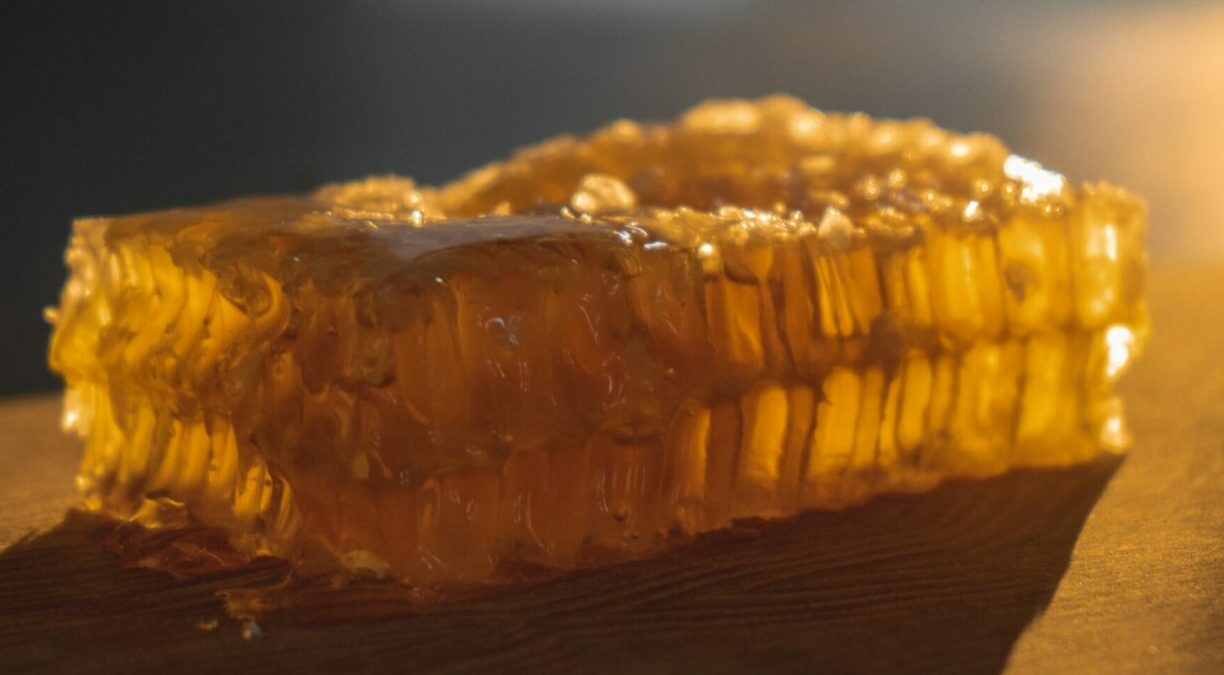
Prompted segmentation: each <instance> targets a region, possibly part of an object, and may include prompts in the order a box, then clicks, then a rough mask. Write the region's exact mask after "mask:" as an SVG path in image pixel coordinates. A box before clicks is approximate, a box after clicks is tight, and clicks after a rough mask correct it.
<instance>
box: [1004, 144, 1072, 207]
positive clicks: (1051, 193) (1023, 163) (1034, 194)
mask: <svg viewBox="0 0 1224 675" xmlns="http://www.w3.org/2000/svg"><path fill="white" fill-rule="evenodd" d="M1003 173H1004V175H1006V176H1007V177H1008V178H1010V179H1012V180H1014V181H1019V182H1020V183H1021V184H1022V185H1023V186H1024V187H1023V188H1022V189H1021V191H1020V198H1021V199H1023V200H1025V201H1027V202H1037V201H1040V200H1041V199H1044V198H1047V197H1055V196H1057V195H1058V194H1059V193H1061V192H1062V191H1063V190H1065V189H1066V188H1067V179H1066V178H1063V176H1062V174H1060V173H1056V172H1054V171H1050V170H1049V169H1047V168H1045V167H1043V166H1041V165H1040V164H1038V163H1037V162H1034V161H1033V160H1031V159H1025V158H1023V157H1021V156H1019V155H1012V156H1010V157H1008V158H1007V159H1006V160H1005V161H1004V162H1003Z"/></svg>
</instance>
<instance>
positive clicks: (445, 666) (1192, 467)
mask: <svg viewBox="0 0 1224 675" xmlns="http://www.w3.org/2000/svg"><path fill="white" fill-rule="evenodd" d="M1222 290H1224V266H1214V267H1210V266H1208V267H1200V268H1181V269H1172V268H1158V269H1157V270H1155V271H1154V273H1153V278H1152V280H1151V300H1152V307H1153V313H1154V316H1155V322H1156V331H1155V334H1154V338H1153V340H1152V342H1151V345H1150V347H1149V349H1148V351H1147V354H1146V355H1145V356H1144V358H1143V359H1142V361H1141V362H1140V363H1139V364H1138V366H1137V367H1136V368H1135V369H1134V371H1133V372H1132V373H1131V374H1130V375H1129V376H1128V378H1127V379H1126V381H1125V383H1124V386H1123V389H1124V391H1125V394H1126V396H1127V399H1128V402H1129V409H1130V418H1131V421H1132V427H1133V431H1134V432H1135V435H1136V437H1137V439H1138V441H1137V443H1136V445H1135V448H1134V450H1133V451H1132V452H1131V454H1130V455H1129V457H1127V458H1126V459H1125V460H1122V461H1113V462H1100V463H1097V464H1095V465H1092V466H1087V467H1082V468H1079V469H1075V470H1070V471H1046V472H1037V471H1024V472H1015V473H1013V474H1010V475H1007V476H1004V477H1002V478H999V479H995V480H989V481H981V482H955V483H952V484H949V485H947V486H945V487H943V488H940V489H939V490H937V491H936V492H934V493H932V494H928V495H924V496H919V497H893V498H885V499H880V500H877V501H875V502H872V503H871V504H869V505H868V506H866V507H863V508H859V509H855V510H852V511H849V512H845V513H839V514H808V515H805V516H801V517H799V518H797V519H795V520H792V521H789V522H784V523H776V524H771V525H768V526H765V527H762V528H760V529H759V530H758V531H755V532H748V533H743V532H741V533H736V534H733V535H725V534H724V535H720V536H714V537H711V538H709V539H707V540H703V541H700V542H698V543H697V544H695V545H694V546H692V547H690V548H688V549H685V550H681V551H678V552H674V553H671V554H668V555H665V556H662V557H660V558H656V559H653V560H649V561H645V562H641V563H635V564H629V565H624V566H620V567H616V568H612V569H605V570H596V571H585V572H579V573H574V574H570V575H567V576H564V577H562V578H560V579H557V580H554V581H552V582H548V583H544V584H542V585H537V586H534V587H528V588H520V589H517V590H511V591H507V592H504V593H501V594H499V595H496V596H494V597H486V598H481V599H468V600H463V601H459V602H455V603H453V604H449V605H444V606H441V607H435V608H432V609H427V610H419V611H416V612H412V613H407V614H403V613H401V614H399V615H397V616H391V617H387V618H383V619H379V620H364V621H356V622H353V621H348V622H336V621H325V620H322V619H320V617H318V616H312V615H311V613H310V612H307V611H299V612H294V613H289V614H284V615H279V616H271V617H266V618H264V619H261V627H262V631H263V635H262V637H260V638H258V639H254V640H251V641H244V640H243V638H242V636H241V631H240V627H239V624H238V623H236V622H234V621H232V620H229V619H227V618H225V616H224V614H223V612H222V609H221V604H220V602H219V600H218V599H217V597H216V592H217V590H219V589H222V588H226V587H227V586H232V585H233V584H234V583H235V580H234V575H229V576H225V575H221V576H212V577H205V578H201V579H196V580H193V581H190V582H180V581H176V580H174V579H172V578H170V577H168V576H167V575H164V574H161V573H156V572H151V571H146V570H139V569H127V568H124V567H122V566H121V565H119V564H118V562H117V561H116V560H115V559H114V558H113V557H112V556H111V555H110V554H108V553H106V552H105V551H104V550H103V549H102V546H101V540H102V538H103V537H104V532H102V531H101V530H100V529H99V528H98V526H97V525H96V524H95V523H93V522H92V521H90V520H89V519H87V518H84V517H81V516H79V515H74V516H69V517H67V518H65V511H66V509H68V508H69V507H70V506H71V505H72V504H73V500H74V497H73V493H72V474H73V470H74V468H75V463H76V458H77V454H78V452H79V448H78V447H77V445H76V443H74V442H72V441H69V440H66V439H64V438H63V437H61V436H60V435H59V432H58V431H57V428H56V416H57V409H58V402H57V401H56V399H54V398H48V397H41V398H26V399H17V400H10V401H8V402H5V403H3V404H0V548H2V549H3V552H0V670H2V671H6V672H14V671H20V670H25V669H50V670H56V671H62V672H74V673H75V672H83V671H108V670H120V669H122V670H130V669H133V668H139V669H149V670H153V669H157V670H162V671H165V672H180V671H192V672H194V671H220V670H230V669H234V668H241V669H261V670H264V671H266V672H281V671H287V672H292V670H307V671H334V672H348V671H353V670H369V671H373V672H387V671H388V670H394V671H402V670H407V671H418V670H422V671H437V672H460V671H471V670H498V671H504V670H521V671H531V672H573V671H575V670H581V671H602V672H626V671H628V672H675V671H686V672H741V671H745V672H746V671H751V672H761V671H789V672H813V671H864V670H887V671H945V672H946V671H955V672H997V671H1000V670H1003V669H1007V670H1010V671H1014V672H1100V673H1117V672H1144V673H1146V672H1163V673H1175V672H1196V673H1206V672H1224V595H1222V594H1224V365H1221V360H1222V359H1224V302H1222V301H1221V298H1220V295H1221V293H1220V291H1222ZM274 571H275V570H270V569H268V566H266V565H265V566H263V567H259V566H257V567H256V568H254V569H251V570H247V571H245V572H242V573H240V574H239V575H238V576H240V577H244V578H258V577H260V575H264V576H266V575H269V574H272V573H274ZM214 618H215V619H219V620H220V623H219V625H218V626H217V627H216V628H215V629H214V630H211V631H207V630H201V629H200V628H198V627H197V623H198V622H200V621H202V620H208V619H214ZM290 669H292V670H290Z"/></svg>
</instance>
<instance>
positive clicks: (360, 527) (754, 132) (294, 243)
mask: <svg viewBox="0 0 1224 675" xmlns="http://www.w3.org/2000/svg"><path fill="white" fill-rule="evenodd" d="M1143 230H1144V213H1143V208H1142V206H1141V204H1140V203H1139V202H1138V200H1136V199H1135V198H1134V197H1132V196H1130V195H1128V194H1127V193H1125V192H1123V191H1122V190H1120V189H1118V188H1115V187H1111V186H1109V185H1105V184H1094V185H1083V186H1080V187H1075V186H1073V185H1071V184H1069V182H1068V181H1067V180H1066V179H1065V178H1063V177H1062V176H1060V175H1058V174H1056V173H1054V172H1051V171H1049V170H1046V169H1044V168H1042V167H1041V166H1039V165H1038V164H1036V163H1034V162H1031V161H1028V160H1025V159H1023V158H1020V157H1018V156H1015V155H1011V154H1010V153H1009V152H1008V150H1007V149H1006V148H1005V147H1004V146H1003V145H1002V144H1001V143H1000V142H999V141H998V140H997V139H995V138H993V137H991V136H985V135H969V136H960V135H955V134H952V133H950V132H947V131H944V130H941V129H939V128H937V127H935V126H933V125H931V124H930V123H929V122H926V121H901V122H895V121H876V120H872V119H870V118H868V117H866V116H864V115H835V114H826V113H822V112H819V111H816V110H812V109H810V108H808V107H807V106H805V105H804V104H802V103H800V102H799V101H796V100H794V99H790V98H784V97H773V98H767V99H762V100H758V101H715V102H710V103H706V104H703V105H701V106H698V107H697V108H694V109H692V110H690V111H689V112H687V113H685V114H684V115H683V116H682V117H681V118H680V119H678V120H677V121H676V122H674V123H671V124H663V125H640V124H636V123H633V122H627V121H622V122H617V123H615V124H613V125H611V126H609V127H607V128H605V129H602V130H600V131H597V132H595V133H593V134H591V135H589V136H587V137H585V138H572V137H563V138H559V139H556V140H552V141H549V142H546V143H544V144H542V145H539V146H536V147H533V148H529V149H526V150H524V151H521V152H519V153H518V154H516V155H515V156H514V157H512V158H511V159H510V160H508V161H506V162H504V163H500V164H493V165H490V166H487V167H485V168H482V169H479V170H477V171H475V172H473V173H471V174H469V175H468V176H466V177H464V178H461V179H460V180H458V181H456V182H454V183H452V184H449V185H445V186H442V187H440V188H418V187H417V186H416V185H414V184H413V183H412V182H411V181H409V180H407V179H401V178H394V177H387V178H372V179H368V180H365V181H360V182H355V183H349V184H342V185H333V186H328V187H325V188H323V189H322V190H320V191H318V192H316V193H315V194H313V195H309V196H301V197H268V198H258V199H243V200H237V201H231V202H226V203H222V204H218V205H215V206H207V207H201V208H189V209H174V210H169V211H162V212H157V213H148V214H140V215H131V216H123V217H115V218H88V219H81V220H78V221H77V222H76V223H75V226H74V230H73V235H72V239H71V244H70V246H69V248H68V251H67V255H66V258H67V262H68V266H69V268H70V270H71V275H70V277H69V279H68V281H67V283H66V285H65V287H64V290H63V295H62V300H61V304H60V307H59V308H58V309H56V310H51V311H50V312H49V316H50V317H51V319H52V321H53V322H54V324H55V329H54V336H53V338H52V343H51V351H50V361H51V365H52V367H53V368H54V369H55V370H56V371H57V372H59V373H61V374H62V375H63V377H64V379H65V381H66V384H67V391H66V397H65V406H64V424H65V426H66V428H68V429H71V430H73V431H75V432H76V433H78V434H80V435H81V436H83V437H84V438H85V439H86V451H85V458H84V462H83V464H82V468H81V471H80V476H79V479H78V480H79V487H80V489H81V490H82V491H83V493H84V495H85V497H86V500H87V504H88V506H89V507H90V508H92V509H95V510H99V511H102V512H105V513H107V514H110V515H113V516H117V517H120V518H137V519H140V520H141V521H142V522H145V523H147V524H151V525H158V524H170V523H174V522H181V520H182V518H183V517H187V518H189V519H191V520H192V521H195V522H198V523H203V524H205V525H209V526H213V527H218V528H223V529H224V530H225V531H227V532H228V533H229V536H230V539H231V543H232V545H233V546H234V547H236V548H237V549H238V550H239V551H242V552H244V553H246V554H249V555H256V554H271V555H276V556H280V557H284V558H286V559H289V560H290V561H292V562H293V563H294V564H295V565H296V566H297V568H298V569H300V570H307V571H314V572H320V573H323V572H338V571H339V572H342V571H345V570H350V571H351V570H363V571H370V572H374V573H379V574H388V575H390V576H392V577H394V578H397V579H401V580H404V581H407V582H410V583H413V584H432V583H443V582H455V581H459V582H466V581H481V580H488V579H495V578H497V576H498V573H499V570H503V569H505V566H507V565H521V564H528V565H540V566H544V567H547V568H553V569H567V568H573V567H578V566H585V565H595V564H602V563H605V562H611V561H616V560H623V559H628V558H635V557H641V556H645V555H649V554H651V553H653V552H656V551H659V550H661V549H662V548H665V547H667V546H669V545H672V544H673V543H675V542H677V541H683V540H685V538H686V537H688V536H690V535H692V534H694V533H698V532H702V531H707V530H712V529H717V528H723V527H727V526H729V525H730V524H731V523H732V521H733V520H734V519H737V518H744V517H762V518H776V517H784V516H787V515H789V514H794V513H796V512H798V511H800V510H804V509H836V508H842V507H846V506H849V505H853V504H857V503H860V502H862V501H863V500H865V499H868V498H870V497H871V496H873V495H876V494H880V493H885V492H909V491H919V490H925V489H928V488H930V487H932V486H934V485H935V484H936V483H938V482H939V481H941V480H943V479H946V478H949V477H956V476H965V477H976V476H988V475H992V474H997V473H1000V472H1002V471H1005V470H1007V469H1008V468H1011V467H1017V466H1057V465H1069V464H1073V463H1077V462H1083V461H1086V460H1088V459H1090V458H1092V457H1094V456H1096V455H1097V454H1098V453H1101V452H1109V451H1118V450H1121V449H1122V448H1123V447H1124V446H1125V444H1126V442H1127V433H1126V429H1125V425H1124V421H1123V416H1122V408H1121V403H1120V401H1119V400H1118V398H1117V396H1116V395H1115V394H1114V392H1113V384H1114V382H1115V381H1116V380H1117V378H1118V377H1119V375H1120V374H1121V372H1122V371H1123V369H1124V368H1125V366H1126V364H1127V362H1128V361H1129V360H1130V359H1131V357H1132V356H1133V354H1134V353H1135V352H1136V350H1137V349H1138V348H1139V347H1140V346H1141V343H1142V342H1143V338H1144V336H1145V334H1146V332H1147V327H1148V322H1147V318H1146V312H1145V307H1144V301H1143V297H1142V294H1141V293H1142V285H1143V274H1144V266H1145V253H1144V248H1143Z"/></svg>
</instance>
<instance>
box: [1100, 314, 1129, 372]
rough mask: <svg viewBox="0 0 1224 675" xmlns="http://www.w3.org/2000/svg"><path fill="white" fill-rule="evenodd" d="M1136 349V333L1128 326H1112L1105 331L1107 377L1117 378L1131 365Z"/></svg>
mask: <svg viewBox="0 0 1224 675" xmlns="http://www.w3.org/2000/svg"><path fill="white" fill-rule="evenodd" d="M1134 347H1135V332H1134V331H1132V330H1131V329H1130V328H1127V327H1126V326H1110V327H1109V328H1108V329H1107V330H1106V331H1105V349H1106V352H1105V375H1106V376H1107V377H1109V378H1111V379H1112V378H1115V377H1117V376H1119V375H1121V374H1122V370H1123V369H1124V368H1126V364H1128V363H1130V358H1131V351H1132V350H1133V349H1134Z"/></svg>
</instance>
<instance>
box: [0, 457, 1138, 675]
mask: <svg viewBox="0 0 1224 675" xmlns="http://www.w3.org/2000/svg"><path fill="white" fill-rule="evenodd" d="M1119 463H1120V461H1119V460H1116V459H1109V460H1102V461H1099V462H1097V463H1095V464H1092V465H1088V466H1083V467H1079V468H1075V469H1071V470H1064V471H1019V472H1014V473H1012V474H1009V475H1006V476H1003V477H1000V478H996V479H991V480H985V481H957V482H954V483H951V484H948V485H946V486H944V487H942V488H940V489H938V490H936V491H935V492H933V493H930V494H927V495H922V496H897V497H886V498H882V499H877V500H875V501H873V502H871V503H870V504H868V505H867V506H865V507H862V508H858V509H853V510H850V511H846V512H841V513H810V514H805V515H803V516H800V517H798V518H795V519H792V520H789V521H785V522H777V523H768V524H763V525H760V526H759V527H757V528H755V529H748V530H745V529H743V528H741V530H739V531H733V532H729V533H718V534H715V535H712V536H707V537H704V538H702V539H700V540H699V541H697V542H696V543H694V544H693V545H691V546H688V547H686V548H683V549H681V550H678V551H674V552H671V553H668V554H665V555H663V556H660V557H657V558H654V559H651V560H646V561H642V562H637V563H630V564H626V565H622V566H618V567H614V568H608V569H602V570H589V571H581V572H576V573H572V574H568V575H565V576H563V577H560V578H557V579H555V580H552V581H549V582H544V583H540V584H537V585H533V586H526V587H517V588H512V589H508V590H505V591H503V592H499V593H498V594H497V595H495V596H492V597H482V598H469V599H465V600H459V601H455V602H451V603H447V604H443V605H439V606H434V607H431V608H425V609H417V610H414V611H411V612H407V613H399V614H397V615H393V616H386V617H383V618H380V619H376V620H364V621H345V622H337V621H334V620H327V619H326V618H325V617H323V616H317V615H314V614H312V612H311V611H309V610H305V609H302V610H297V611H290V612H284V613H281V614H276V615H271V616H268V617H265V618H263V619H261V624H262V632H263V636H262V637H261V638H258V639H256V640H253V641H249V642H246V641H244V640H243V639H242V637H241V634H240V630H239V627H238V624H237V623H236V622H234V621H232V620H229V619H226V618H225V617H224V612H223V610H222V607H221V603H220V601H219V600H218V598H217V595H216V594H217V592H218V591H219V590H222V589H225V588H232V587H233V586H235V585H236V584H239V585H240V584H249V583H258V582H260V581H263V582H266V581H267V580H269V579H274V578H276V577H277V576H278V575H280V574H281V573H283V566H281V565H279V564H277V563H275V562H273V561H263V562H258V563H255V564H254V565H253V566H250V567H248V568H246V569H244V570H242V571H241V572H238V573H227V574H218V575H212V576H205V577H201V578H196V579H192V580H190V581H179V580H176V579H173V578H171V577H169V576H168V575H165V574H162V573H158V572H152V571H147V570H139V569H125V568H123V567H121V566H120V565H119V564H118V562H117V561H116V560H115V559H114V558H113V557H112V556H111V554H109V553H107V552H106V551H104V550H103V547H102V541H103V539H104V538H105V536H106V531H105V528H104V527H103V526H101V525H100V524H99V523H98V521H96V520H94V519H92V518H90V517H88V516H84V515H81V514H69V516H68V517H67V518H66V519H65V520H64V522H63V523H61V524H60V525H59V526H58V527H56V528H55V529H53V530H51V531H48V532H45V533H43V534H41V535H39V536H37V537H33V538H28V539H26V540H24V541H22V542H19V543H18V544H16V545H14V546H11V547H10V548H9V549H7V550H6V551H4V552H3V553H0V665H3V664H7V668H6V669H7V670H10V671H11V670H12V669H14V668H30V667H42V668H45V667H52V668H55V669H57V670H60V669H62V670H65V671H73V672H80V671H83V670H86V671H87V670H119V669H122V670H129V669H132V668H141V669H152V668H158V669H163V668H164V669H174V670H176V671H196V670H202V671H203V670H207V671H217V670H229V669H232V668H234V667H244V668H247V667H249V668H272V669H274V670H275V671H277V672H279V671H286V670H290V669H293V670H298V669H301V670H307V671H336V670H338V671H344V672H350V671H354V670H362V669H368V670H372V671H385V670H387V669H392V670H395V671H397V672H398V671H403V670H430V671H437V670H443V671H447V672H453V671H465V670H499V671H501V670H507V669H510V670H529V671H532V672H548V671H552V672H571V671H573V670H583V671H611V672H625V671H632V672H675V671H684V672H739V671H746V670H752V671H753V672H760V671H761V670H762V669H766V670H773V671H784V672H811V671H813V670H818V671H834V672H842V671H864V670H872V671H876V670H887V671H933V670H947V669H953V670H956V671H957V672H998V671H1000V670H1001V669H1002V668H1003V667H1004V666H1005V664H1006V662H1007V658H1008V655H1009V653H1010V651H1011V648H1012V646H1013V644H1014V643H1015V641H1016V639H1017V638H1018V637H1019V635H1020V634H1021V632H1022V631H1023V630H1024V629H1025V627H1026V626H1027V625H1028V624H1029V623H1030V622H1031V621H1032V620H1033V619H1034V617H1036V616H1037V615H1039V614H1040V613H1041V612H1042V611H1043V609H1044V608H1045V607H1046V606H1047V604H1048V603H1049V602H1050V599H1051V597H1052V596H1053V594H1054V591H1055V589H1056V587H1057V586H1058V583H1059V580H1060V579H1061V578H1062V575H1063V573H1064V572H1065V571H1066V569H1067V566H1068V563H1069V561H1070V556H1071V551H1072V548H1073V547H1074V545H1075V541H1076V538H1077V537H1078V535H1079V532H1080V529H1081V527H1082V526H1083V524H1084V521H1085V519H1086V518H1087V516H1088V514H1089V513H1090V512H1091V510H1092V507H1093V505H1094V504H1095V503H1096V501H1097V498H1098V497H1099V496H1100V494H1101V492H1102V490H1103V489H1104V487H1105V485H1106V484H1107V483H1108V481H1109V479H1110V477H1111V476H1112V475H1113V473H1114V471H1115V470H1116V469H1117V467H1118V465H1119ZM209 619H220V624H219V626H217V627H216V628H215V629H213V630H204V629H202V628H200V627H198V625H197V624H199V623H200V622H201V621H204V622H205V625H207V620H209Z"/></svg>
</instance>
